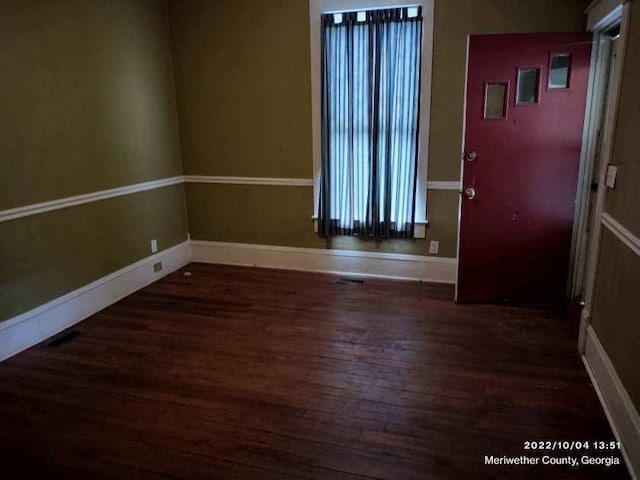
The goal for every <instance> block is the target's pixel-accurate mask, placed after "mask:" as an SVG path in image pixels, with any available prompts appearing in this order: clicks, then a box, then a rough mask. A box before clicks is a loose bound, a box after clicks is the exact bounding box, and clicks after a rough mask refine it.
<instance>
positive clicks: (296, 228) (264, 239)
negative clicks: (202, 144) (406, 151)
mask: <svg viewBox="0 0 640 480" xmlns="http://www.w3.org/2000/svg"><path fill="white" fill-rule="evenodd" d="M186 190H187V210H188V212H189V229H190V230H189V232H190V233H191V238H192V239H194V240H216V241H221V242H237V243H254V244H263V245H286V246H292V247H305V248H325V247H326V248H338V249H347V250H353V249H359V250H371V251H381V252H394V253H407V254H414V255H428V243H427V242H426V241H425V240H392V241H384V242H372V241H371V242H369V241H367V242H363V241H358V240H357V239H355V238H351V237H338V238H335V239H332V240H330V241H328V242H327V241H325V240H324V239H321V238H320V237H318V235H316V234H315V233H314V231H313V222H312V220H311V216H312V215H313V189H311V188H307V187H286V186H285V187H282V186H264V185H211V184H187V187H186ZM429 207H430V208H432V209H433V210H434V214H433V215H432V220H433V227H431V228H429V229H428V230H427V240H430V239H432V238H433V239H438V240H440V241H441V242H442V244H441V248H440V255H442V256H445V257H455V256H456V251H455V244H456V235H457V226H456V218H457V211H458V192H452V191H437V190H434V191H432V192H430V193H429Z"/></svg>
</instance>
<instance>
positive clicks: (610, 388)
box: [582, 326, 640, 480]
mask: <svg viewBox="0 0 640 480" xmlns="http://www.w3.org/2000/svg"><path fill="white" fill-rule="evenodd" d="M582 360H583V362H584V364H585V366H586V368H587V372H588V373H589V376H590V377H591V381H592V383H593V387H594V388H595V390H596V393H597V394H598V398H599V399H600V403H602V407H603V408H604V412H605V414H606V415H607V419H608V420H609V424H610V425H611V429H612V430H613V433H614V435H615V436H616V439H617V440H618V441H619V442H620V443H621V445H622V455H623V457H624V459H625V461H626V463H627V466H628V467H629V472H630V473H631V477H632V478H633V479H636V480H637V479H638V476H639V475H640V416H639V415H638V411H637V410H636V408H635V407H634V405H633V403H632V402H631V398H629V394H628V393H627V391H626V390H625V388H624V386H623V384H622V382H621V381H620V377H618V374H617V372H616V370H615V368H614V366H613V364H612V363H611V360H610V359H609V356H608V355H607V352H606V351H605V350H604V348H603V346H602V344H601V343H600V340H599V339H598V336H597V335H596V332H595V331H594V330H593V328H592V327H591V326H589V327H588V328H587V338H586V346H585V352H584V355H583V357H582Z"/></svg>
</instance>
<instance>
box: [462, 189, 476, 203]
mask: <svg viewBox="0 0 640 480" xmlns="http://www.w3.org/2000/svg"><path fill="white" fill-rule="evenodd" d="M462 193H463V194H464V196H465V197H466V198H468V199H469V200H473V199H474V198H476V189H475V188H471V187H469V188H465V189H464V192H462Z"/></svg>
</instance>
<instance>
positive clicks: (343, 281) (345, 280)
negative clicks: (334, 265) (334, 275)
mask: <svg viewBox="0 0 640 480" xmlns="http://www.w3.org/2000/svg"><path fill="white" fill-rule="evenodd" d="M336 283H337V284H338V285H350V284H356V285H362V284H363V283H364V280H358V279H357V278H339V279H338V281H337V282H336Z"/></svg>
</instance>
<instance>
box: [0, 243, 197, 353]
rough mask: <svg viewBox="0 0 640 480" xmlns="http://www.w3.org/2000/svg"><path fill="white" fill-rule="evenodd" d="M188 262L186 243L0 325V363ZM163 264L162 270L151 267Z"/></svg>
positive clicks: (189, 253)
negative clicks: (156, 270)
mask: <svg viewBox="0 0 640 480" xmlns="http://www.w3.org/2000/svg"><path fill="white" fill-rule="evenodd" d="M190 260H191V250H190V245H189V242H188V241H184V242H182V243H180V244H178V245H175V246H173V247H171V248H168V249H166V250H164V251H162V252H159V253H156V254H154V255H151V256H150V257H147V258H144V259H142V260H140V261H139V262H136V263H134V264H131V265H129V266H127V267H124V268H122V269H120V270H118V271H116V272H113V273H111V274H109V275H107V276H104V277H102V278H100V279H98V280H96V281H94V282H91V283H90V284H88V285H85V286H84V287H81V288H79V289H77V290H74V291H73V292H70V293H67V294H66V295H63V296H61V297H58V298H56V299H54V300H52V301H50V302H47V303H45V304H43V305H40V306H39V307H36V308H34V309H32V310H29V311H28V312H25V313H22V314H20V315H17V316H15V317H13V318H11V319H9V320H6V321H3V322H0V361H2V360H5V359H6V358H9V357H11V356H13V355H15V354H17V353H19V352H21V351H23V350H25V349H27V348H29V347H32V346H33V345H36V344H38V343H40V342H42V341H43V340H46V339H47V338H49V337H51V336H52V335H55V334H56V333H59V332H61V331H62V330H64V329H66V328H68V327H70V326H72V325H75V324H76V323H78V322H80V321H82V320H84V319H85V318H87V317H89V316H91V315H93V314H94V313H97V312H99V311H100V310H102V309H104V308H106V307H108V306H109V305H111V304H113V303H115V302H117V301H118V300H120V299H122V298H124V297H126V296H127V295H130V294H132V293H133V292H135V291H136V290H139V289H140V288H142V287H144V286H146V285H148V284H150V283H152V282H155V281H156V280H158V279H160V278H161V277H164V276H165V275H167V274H169V273H171V272H173V271H175V270H177V269H179V268H181V267H183V266H184V265H186V264H188V263H189V262H190ZM156 262H162V266H163V268H162V270H161V271H159V272H154V271H153V264H154V263H156Z"/></svg>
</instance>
